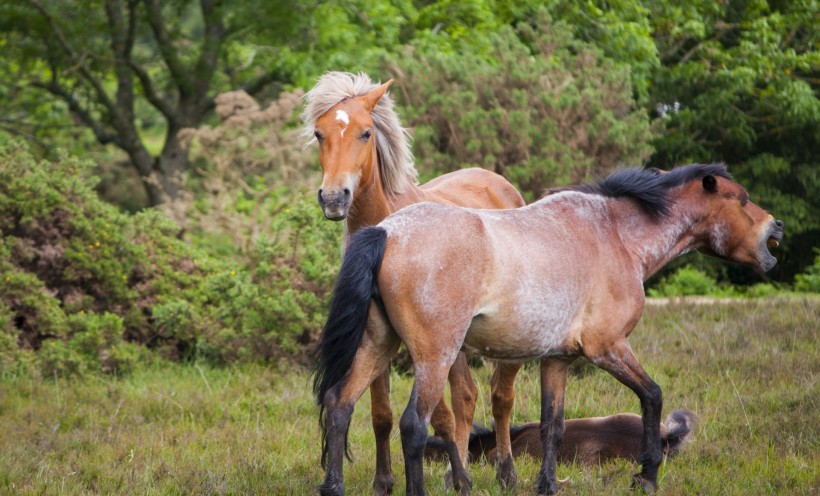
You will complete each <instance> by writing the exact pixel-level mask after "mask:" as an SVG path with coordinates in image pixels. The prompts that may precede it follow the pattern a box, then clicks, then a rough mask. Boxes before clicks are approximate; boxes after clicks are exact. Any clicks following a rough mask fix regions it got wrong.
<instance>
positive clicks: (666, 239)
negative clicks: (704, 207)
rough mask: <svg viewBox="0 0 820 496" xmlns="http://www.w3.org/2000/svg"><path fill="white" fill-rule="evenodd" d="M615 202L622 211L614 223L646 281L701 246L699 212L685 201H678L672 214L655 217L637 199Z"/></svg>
mask: <svg viewBox="0 0 820 496" xmlns="http://www.w3.org/2000/svg"><path fill="white" fill-rule="evenodd" d="M612 203H613V209H615V210H616V211H618V212H617V213H616V214H615V215H614V216H613V217H614V218H616V219H617V221H616V222H615V225H614V226H613V227H614V228H615V229H616V230H617V232H618V235H619V236H620V238H621V239H622V241H623V245H624V247H626V249H627V251H629V252H630V253H631V254H632V256H633V259H634V260H635V262H636V264H637V265H638V269H639V270H640V272H641V278H642V279H643V280H644V281H646V280H647V279H648V278H649V277H650V276H652V274H654V273H655V272H657V271H658V270H660V269H661V268H662V267H663V266H664V265H666V264H667V263H669V262H670V261H671V260H672V259H674V258H676V257H678V256H680V255H683V254H684V253H686V252H688V251H690V250H692V249H694V248H697V244H698V243H697V239H698V237H697V235H696V227H697V223H698V222H699V216H698V214H697V213H696V212H694V211H692V210H690V209H688V208H686V207H685V205H683V204H681V203H674V204H673V205H672V207H671V211H670V214H669V215H668V216H665V217H661V218H651V217H649V216H648V214H646V213H645V212H644V211H642V209H641V207H639V206H637V205H635V204H634V203H633V202H623V201H618V202H612Z"/></svg>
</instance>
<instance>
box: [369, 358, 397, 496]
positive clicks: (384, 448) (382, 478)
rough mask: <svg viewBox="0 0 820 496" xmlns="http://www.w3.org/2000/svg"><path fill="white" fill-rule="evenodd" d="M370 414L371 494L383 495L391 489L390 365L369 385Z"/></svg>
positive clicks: (391, 413) (391, 422)
mask: <svg viewBox="0 0 820 496" xmlns="http://www.w3.org/2000/svg"><path fill="white" fill-rule="evenodd" d="M370 414H371V420H372V421H373V433H374V434H375V436H376V475H375V476H374V477H373V494H375V495H376V496H385V495H388V494H390V493H391V492H392V491H393V470H392V467H391V465H390V431H391V430H393V410H392V409H391V408H390V367H389V365H388V367H387V369H386V370H385V371H384V373H382V374H381V375H380V376H379V377H377V378H376V380H374V381H373V383H372V384H371V385H370Z"/></svg>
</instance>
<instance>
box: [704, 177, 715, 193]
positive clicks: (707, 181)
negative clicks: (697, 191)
mask: <svg viewBox="0 0 820 496" xmlns="http://www.w3.org/2000/svg"><path fill="white" fill-rule="evenodd" d="M703 189H705V190H706V191H708V192H710V193H714V192H715V191H717V179H715V176H711V175H709V176H703Z"/></svg>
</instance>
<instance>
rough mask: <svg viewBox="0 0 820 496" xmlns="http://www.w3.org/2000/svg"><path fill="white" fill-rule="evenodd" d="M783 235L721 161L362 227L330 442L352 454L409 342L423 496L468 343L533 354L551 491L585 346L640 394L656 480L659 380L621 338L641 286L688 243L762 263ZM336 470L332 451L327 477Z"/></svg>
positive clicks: (649, 482) (337, 303) (328, 357)
mask: <svg viewBox="0 0 820 496" xmlns="http://www.w3.org/2000/svg"><path fill="white" fill-rule="evenodd" d="M782 236H783V223H782V222H781V221H778V220H775V219H774V218H773V217H772V216H771V215H769V214H768V213H766V212H765V211H764V210H763V209H761V208H760V207H758V206H757V205H755V204H754V203H752V202H751V201H750V200H749V195H748V194H747V193H746V191H745V190H744V189H743V188H742V187H741V186H740V185H738V184H736V183H734V182H733V181H732V180H731V177H730V176H729V174H728V173H727V172H726V168H725V166H723V165H722V164H712V165H698V164H694V165H689V166H683V167H678V168H676V169H673V170H672V171H670V172H666V173H657V172H653V171H644V170H640V169H626V170H622V171H618V172H616V173H614V174H612V175H610V176H609V177H608V178H607V179H605V180H604V181H602V182H600V183H597V184H592V185H587V186H581V187H577V188H572V189H566V190H563V191H560V192H556V193H554V194H551V195H548V196H546V197H544V198H542V199H541V200H539V201H537V202H535V203H533V204H532V205H529V206H526V207H523V208H518V209H514V210H473V209H463V208H455V207H449V206H444V205H436V204H432V203H423V204H417V205H413V206H410V207H407V208H405V209H403V210H401V211H399V212H397V213H395V214H393V215H392V216H390V217H389V218H387V219H386V220H385V221H383V222H382V223H381V224H379V226H377V227H372V228H367V229H362V230H361V231H359V232H358V233H356V235H355V236H353V238H352V239H351V242H350V245H349V246H348V251H347V253H346V254H345V257H344V261H343V262H342V268H341V271H340V274H339V278H338V280H337V283H336V288H335V293H334V297H333V300H332V302H331V309H330V314H329V316H328V320H327V323H326V325H325V328H324V330H323V332H322V336H321V338H320V341H319V347H318V353H317V364H316V369H315V370H316V376H315V382H314V385H315V386H316V387H315V392H316V395H317V400H318V401H319V402H320V403H321V406H322V408H320V418H322V421H323V423H324V425H325V427H326V429H327V431H326V436H325V437H324V439H323V444H324V448H325V450H326V451H327V450H329V452H330V453H331V455H332V454H334V453H341V452H343V451H344V448H345V436H346V432H347V427H348V424H349V420H350V414H351V412H352V409H353V405H354V403H355V402H356V401H357V400H358V398H359V397H360V396H361V394H362V392H363V391H364V390H365V389H366V388H367V387H368V386H369V385H370V383H371V382H372V381H373V379H374V378H375V377H377V376H378V375H379V374H382V373H383V372H384V370H385V369H386V368H387V364H388V363H389V360H390V357H391V356H392V355H393V354H394V353H395V351H396V349H397V348H398V346H399V343H401V342H404V344H405V346H406V347H407V349H408V351H409V353H410V355H411V357H412V358H413V363H414V368H415V381H414V385H413V390H412V393H411V397H410V401H409V404H408V406H407V408H406V409H405V411H404V413H403V415H402V416H401V421H400V424H399V426H400V430H401V439H402V450H403V451H404V459H405V469H406V471H405V475H406V478H407V492H408V493H409V494H414V495H415V494H424V477H423V471H422V457H423V453H424V445H425V441H426V439H427V425H428V423H429V422H430V418H431V415H432V412H433V408H434V407H435V405H436V403H438V401H439V399H440V398H441V396H442V392H443V389H444V382H445V379H446V377H447V372H448V371H449V369H450V366H451V365H452V363H453V362H454V361H455V359H456V356H457V354H458V352H459V350H461V349H465V350H467V351H472V352H475V353H479V354H482V355H484V356H487V357H490V358H494V359H499V360H508V361H523V360H528V359H533V358H538V359H540V360H541V442H542V448H543V455H544V456H543V460H542V465H541V470H540V473H539V477H538V491H539V493H546V494H553V493H555V492H556V491H557V489H558V486H557V482H556V478H555V466H556V463H557V453H558V447H559V444H560V441H561V436H562V434H563V431H564V421H563V399H564V387H565V384H566V375H567V368H568V367H569V365H570V364H571V363H572V362H573V361H574V360H575V359H576V358H577V357H578V356H584V357H586V358H587V359H589V360H590V361H591V362H592V363H594V364H595V365H597V366H598V367H600V368H602V369H604V370H606V371H607V372H609V373H610V374H612V375H613V376H614V377H615V378H616V379H618V380H619V381H620V382H622V383H623V384H625V385H626V386H627V387H629V388H630V389H631V390H632V391H633V392H634V393H635V394H636V395H637V396H638V398H639V400H640V404H641V412H642V419H643V437H642V440H641V454H640V462H641V472H640V473H639V474H636V475H635V476H634V478H633V481H634V483H635V484H636V485H639V486H642V487H643V488H644V489H647V490H654V489H655V488H656V487H657V472H658V467H659V465H660V463H661V460H662V456H663V455H662V448H661V437H660V419H661V406H662V397H661V389H660V387H659V386H658V385H657V384H656V383H655V382H654V381H652V379H651V378H650V377H649V375H647V373H646V372H645V371H644V369H643V368H642V367H641V365H640V364H639V363H638V360H637V359H636V358H635V355H634V354H633V352H632V349H631V348H630V346H629V343H628V342H627V337H628V336H629V334H630V333H631V332H632V330H633V329H634V328H635V325H636V324H637V322H638V320H639V319H640V317H641V313H642V311H643V306H644V301H645V299H644V288H643V282H644V281H645V280H646V279H647V278H648V277H650V276H651V275H652V274H654V273H655V272H656V271H657V270H658V269H660V268H661V267H662V266H663V265H664V264H666V263H667V262H668V261H669V260H671V259H673V258H675V257H676V256H678V255H680V254H682V253H684V252H687V251H690V250H698V251H701V252H703V253H706V254H708V255H713V256H716V257H719V258H722V259H724V260H729V261H733V262H738V263H742V264H745V265H748V266H751V267H753V268H754V269H755V270H757V271H759V272H765V271H767V270H769V269H771V268H772V267H773V266H774V265H775V263H776V262H777V261H776V259H775V258H774V257H773V256H772V255H771V253H770V252H769V250H768V248H769V247H772V246H777V245H778V243H779V241H780V239H781V238H782ZM373 298H375V299H376V300H377V301H378V305H373V308H372V309H371V305H370V302H371V299H373ZM365 324H367V325H366V326H365ZM325 413H326V414H325ZM323 414H325V415H323ZM505 456H506V455H505ZM340 469H341V467H340V464H336V461H335V460H333V459H331V460H330V463H329V465H328V475H329V476H330V477H336V476H339V475H340V473H341V472H340ZM456 469H457V467H453V471H454V472H453V477H454V479H455V480H456V481H458V482H459V483H461V487H462V490H463V491H468V490H469V479H468V478H467V477H466V474H464V473H457V472H456ZM326 480H327V479H326Z"/></svg>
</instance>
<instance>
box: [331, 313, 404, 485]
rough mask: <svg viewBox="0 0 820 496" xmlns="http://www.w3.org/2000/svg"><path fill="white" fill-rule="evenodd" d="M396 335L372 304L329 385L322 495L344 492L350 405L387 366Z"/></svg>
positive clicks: (351, 410) (392, 353)
mask: <svg viewBox="0 0 820 496" xmlns="http://www.w3.org/2000/svg"><path fill="white" fill-rule="evenodd" d="M399 343H400V341H399V338H398V336H397V335H396V333H395V332H394V331H393V330H392V329H390V327H389V326H388V325H387V324H386V323H385V321H384V320H383V319H381V318H380V316H379V314H378V313H377V312H376V311H374V308H373V307H372V306H371V309H370V317H369V320H368V323H367V328H366V329H365V333H364V336H363V337H362V342H361V344H360V345H359V349H358V350H357V351H356V356H355V358H354V359H353V364H352V365H351V367H350V370H349V372H348V374H347V375H346V376H345V379H344V380H343V381H342V382H340V383H339V384H337V385H336V386H334V387H332V388H331V389H330V390H329V391H328V392H327V394H326V395H325V398H324V405H325V407H326V413H325V415H326V417H325V425H326V429H327V432H326V437H327V442H326V448H325V449H326V451H327V466H326V471H325V480H324V482H323V483H322V485H321V486H319V492H320V494H322V495H333V496H339V495H342V494H344V492H345V487H344V476H343V472H342V467H343V465H344V456H345V453H346V451H347V450H346V448H347V446H346V445H347V431H348V428H349V427H350V417H351V416H352V415H353V405H355V403H356V401H358V399H359V398H360V397H361V395H362V393H364V391H365V389H367V387H368V386H370V384H371V383H372V382H373V380H374V379H375V378H376V377H378V376H379V375H380V374H383V373H384V372H385V371H386V370H388V366H389V364H390V359H391V358H392V357H393V355H394V354H395V353H396V350H397V349H398V347H399Z"/></svg>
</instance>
